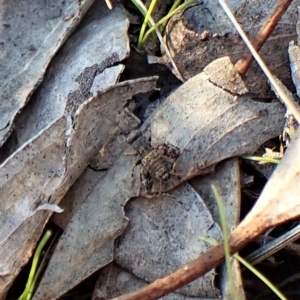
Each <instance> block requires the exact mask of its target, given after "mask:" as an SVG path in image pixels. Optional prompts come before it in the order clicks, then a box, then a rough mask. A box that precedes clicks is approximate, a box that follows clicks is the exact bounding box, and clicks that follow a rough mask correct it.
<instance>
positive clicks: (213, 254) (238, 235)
mask: <svg viewBox="0 0 300 300" xmlns="http://www.w3.org/2000/svg"><path fill="white" fill-rule="evenodd" d="M264 224H265V225H266V226H265V227H263V226H262V227H261V228H259V231H257V228H256V227H255V226H252V228H250V230H249V224H247V222H246V224H245V226H243V225H242V226H239V227H237V228H236V229H235V230H234V232H233V233H232V235H231V236H230V239H229V246H230V252H231V254H234V253H236V252H238V251H239V250H240V249H242V248H243V247H244V246H245V245H246V244H248V243H249V242H250V241H253V240H255V239H256V238H257V237H258V236H260V235H261V234H262V233H263V232H264V231H265V230H267V229H268V228H269V227H271V225H272V224H271V223H270V222H268V221H266V222H265V223H264ZM268 224H269V225H268ZM247 227H248V229H247ZM224 260H225V257H224V245H223V243H220V244H218V245H216V246H215V247H213V248H211V249H209V250H208V251H206V252H205V253H203V254H201V256H199V257H198V258H196V259H195V260H193V261H192V262H190V263H189V264H188V265H186V266H184V267H183V268H181V269H179V270H177V271H176V272H174V273H172V274H171V275H169V276H167V277H165V278H162V279H158V280H155V281H154V282H152V283H151V284H149V285H148V286H146V287H143V288H141V289H139V290H137V291H135V292H132V293H129V294H126V295H123V296H120V297H116V298H114V299H113V300H154V299H158V298H160V297H163V296H165V295H167V294H169V293H171V292H174V291H175V290H177V289H179V288H181V287H183V286H184V285H186V284H188V283H190V282H192V281H194V280H196V279H197V278H199V277H201V276H203V275H204V274H205V273H207V272H208V271H210V270H212V269H213V268H215V267H217V266H219V265H220V264H221V263H223V262H224Z"/></svg>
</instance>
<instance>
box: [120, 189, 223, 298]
mask: <svg viewBox="0 0 300 300" xmlns="http://www.w3.org/2000/svg"><path fill="white" fill-rule="evenodd" d="M126 216H127V217H128V218H129V219H130V225H129V226H128V228H127V230H126V232H125V233H124V234H123V235H122V236H121V238H120V241H118V243H117V246H116V248H115V261H116V263H117V264H118V265H120V266H122V267H124V268H125V269H126V270H129V271H130V272H131V273H133V274H135V275H136V276H138V277H139V278H140V279H143V280H145V281H148V282H152V281H154V280H155V279H158V278H162V277H164V276H166V275H168V274H170V273H172V272H174V271H175V270H177V269H178V268H179V267H181V266H183V265H185V264H187V263H188V262H189V261H191V260H193V259H195V258H196V257H198V255H199V254H200V253H203V252H205V251H206V250H207V249H209V248H210V245H209V244H207V243H205V242H204V241H202V240H201V239H200V238H201V237H203V238H208V239H213V240H216V241H220V240H221V239H222V235H221V232H220V229H219V227H218V226H216V224H215V223H214V221H213V218H212V216H211V214H210V213H209V211H208V209H207V207H206V206H205V204H204V201H203V200H202V199H201V197H200V196H199V195H198V194H197V193H196V191H195V190H194V189H193V188H192V187H191V186H190V185H189V184H187V183H185V184H183V185H181V186H180V187H179V188H177V189H175V190H173V191H172V193H171V194H170V195H162V196H161V197H159V198H158V199H146V198H137V199H133V201H131V202H130V203H129V204H128V205H127V206H126ZM215 276H216V273H215V271H214V270H213V271H211V272H209V273H207V274H206V275H205V276H204V277H201V278H199V279H197V280H195V281H193V282H192V283H191V284H189V285H187V286H185V287H183V288H181V289H180V290H178V291H177V292H178V293H180V294H183V295H188V296H195V297H211V298H219V297H220V292H219V290H218V288H217V287H216V286H214V282H215Z"/></svg>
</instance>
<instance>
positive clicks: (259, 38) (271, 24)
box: [235, 0, 293, 75]
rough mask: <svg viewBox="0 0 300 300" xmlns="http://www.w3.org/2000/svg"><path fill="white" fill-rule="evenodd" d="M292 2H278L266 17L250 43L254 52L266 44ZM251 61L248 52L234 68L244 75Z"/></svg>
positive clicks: (280, 0)
mask: <svg viewBox="0 0 300 300" xmlns="http://www.w3.org/2000/svg"><path fill="white" fill-rule="evenodd" d="M292 1H293V0H279V1H278V3H277V5H276V7H275V9H274V10H273V12H272V13H271V15H270V16H269V17H268V19H267V20H266V22H265V23H264V24H263V26H262V28H261V29H260V31H259V32H258V33H257V35H256V37H255V40H254V41H253V42H252V45H253V47H254V48H255V50H256V51H259V50H260V48H261V47H262V46H263V44H264V43H265V42H266V40H267V39H268V37H269V36H270V35H271V33H272V31H273V30H274V28H275V27H276V25H277V23H278V22H279V20H280V19H281V17H282V16H283V14H284V13H285V12H286V10H287V9H288V7H289V6H290V4H291V3H292ZM252 61H253V56H252V55H251V53H250V52H249V51H248V52H246V53H245V54H244V56H243V57H242V58H241V59H240V60H239V61H238V62H237V63H236V64H235V68H236V69H237V71H238V72H239V73H240V74H241V75H245V74H246V72H247V71H248V69H249V67H250V65H251V63H252Z"/></svg>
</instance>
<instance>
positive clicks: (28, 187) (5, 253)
mask: <svg viewBox="0 0 300 300" xmlns="http://www.w3.org/2000/svg"><path fill="white" fill-rule="evenodd" d="M64 134H65V120H64V119H63V118H61V119H59V120H58V121H56V122H55V123H53V124H52V125H50V126H49V127H48V128H47V129H45V130H44V131H43V132H42V133H41V134H40V135H39V136H38V137H36V138H35V139H34V140H31V141H30V143H28V144H26V145H24V146H23V147H22V148H21V149H20V150H19V151H18V152H16V153H15V154H14V155H13V156H11V157H10V159H9V160H7V161H6V162H4V164H2V165H1V166H0V173H1V175H0V194H1V199H2V200H1V204H0V205H1V215H0V224H1V236H0V245H1V247H0V257H1V260H0V274H1V278H2V280H1V285H0V297H1V298H3V297H4V295H5V294H6V291H7V290H8V288H9V287H10V285H11V283H12V282H13V280H14V279H15V277H16V276H17V274H18V272H19V271H20V269H21V267H22V266H23V265H24V264H25V263H27V261H28V260H29V258H30V256H31V254H32V250H33V248H34V247H35V243H36V241H37V240H38V239H39V237H40V234H41V233H42V231H43V227H44V226H43V225H44V224H45V222H46V221H47V219H48V217H49V216H50V214H51V213H50V212H42V211H39V212H36V210H37V208H38V206H39V205H41V204H42V203H47V202H48V201H49V200H50V198H51V195H52V193H53V191H54V190H55V189H56V188H58V186H59V185H60V184H61V183H62V180H63V174H64V173H65V171H66V170H65V164H64V161H63V155H62V152H63V147H64ZM12 249H13V250H14V251H12Z"/></svg>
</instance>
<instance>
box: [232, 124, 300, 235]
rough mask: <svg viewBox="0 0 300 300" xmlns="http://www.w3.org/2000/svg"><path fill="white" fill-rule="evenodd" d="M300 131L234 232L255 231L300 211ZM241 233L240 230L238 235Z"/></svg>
mask: <svg viewBox="0 0 300 300" xmlns="http://www.w3.org/2000/svg"><path fill="white" fill-rule="evenodd" d="M299 153H300V131H299V130H298V131H297V133H296V135H295V137H294V138H293V140H292V142H291V145H290V146H289V147H288V149H287V151H286V153H285V155H284V156H283V158H282V160H281V162H280V164H279V165H278V167H277V168H276V170H275V171H274V173H273V175H272V176H271V178H270V179H269V181H268V183H267V185H266V186H265V188H264V189H263V192H262V193H261V195H260V197H259V198H258V200H257V202H256V203H255V205H254V207H253V208H252V210H251V211H250V212H249V213H248V215H247V216H246V218H245V219H244V220H243V221H242V222H241V224H240V225H239V226H238V227H237V229H236V232H235V231H234V232H233V235H234V234H237V233H241V232H245V230H246V229H247V234H252V233H254V232H258V231H259V232H262V231H265V230H266V229H268V228H270V227H273V226H276V225H278V224H281V223H283V222H285V221H288V220H291V219H294V218H296V217H299V215H300V203H299V200H298V199H299V193H300V190H299V189H300V186H299V180H300V170H299V168H300V155H299ZM236 236H237V237H238V234H237V235H236Z"/></svg>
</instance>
